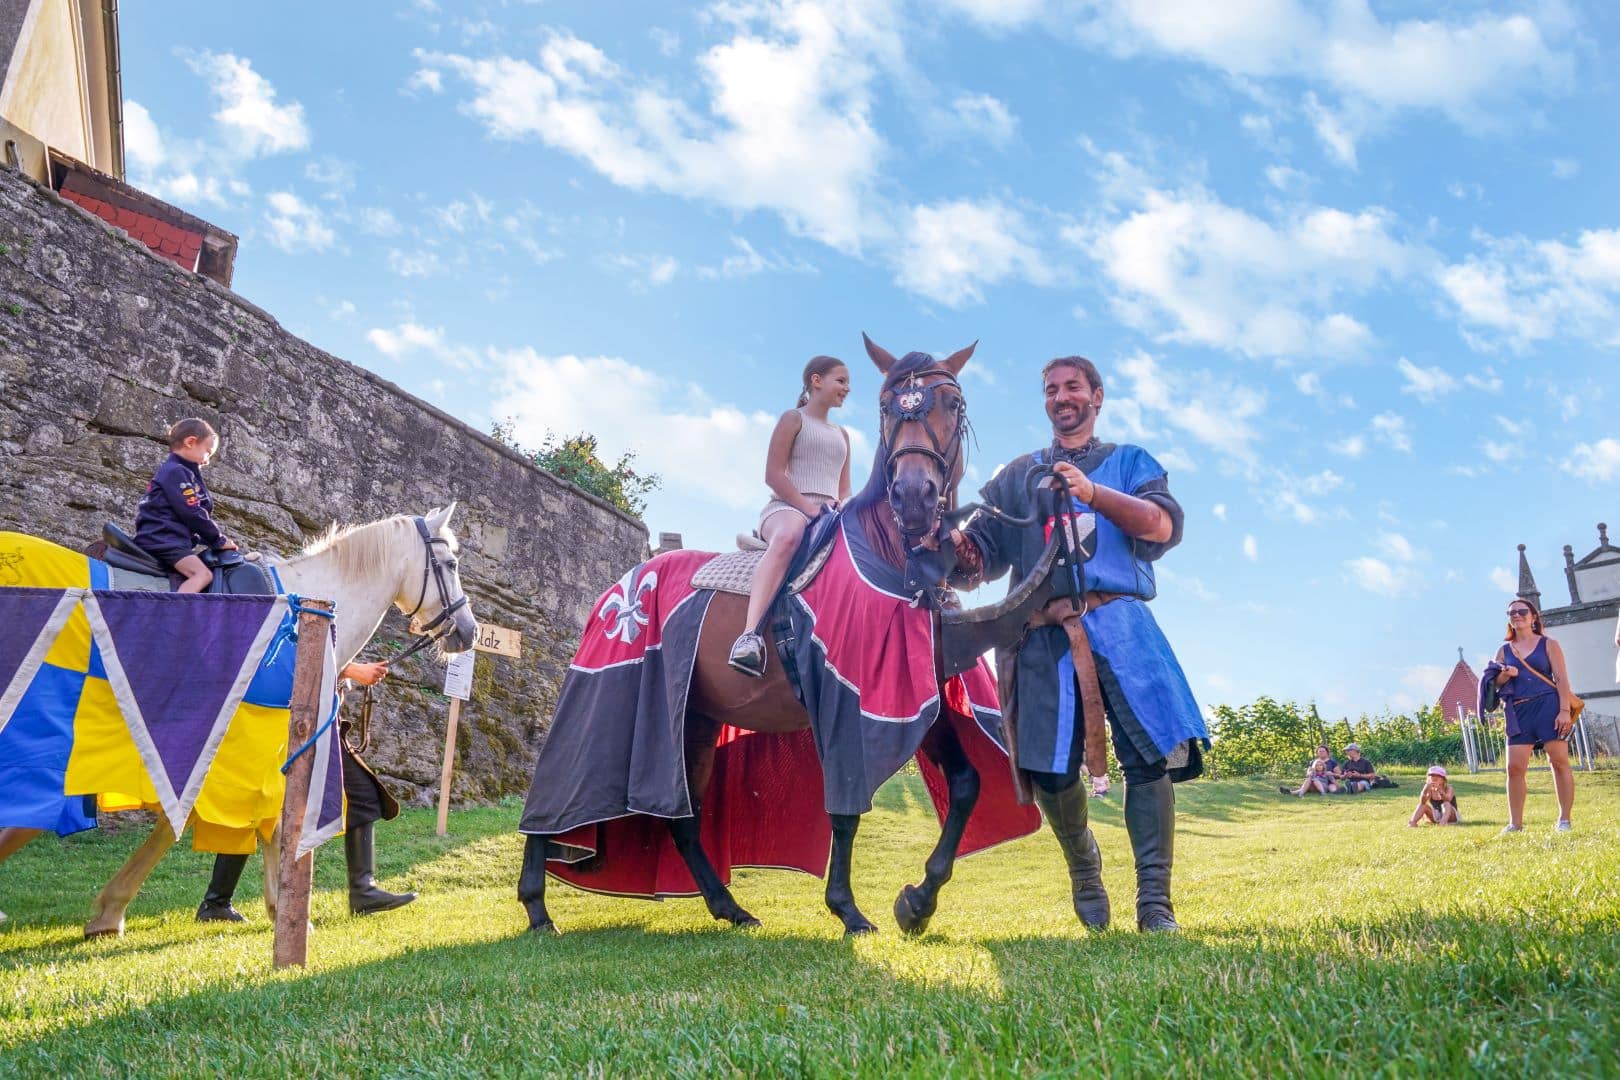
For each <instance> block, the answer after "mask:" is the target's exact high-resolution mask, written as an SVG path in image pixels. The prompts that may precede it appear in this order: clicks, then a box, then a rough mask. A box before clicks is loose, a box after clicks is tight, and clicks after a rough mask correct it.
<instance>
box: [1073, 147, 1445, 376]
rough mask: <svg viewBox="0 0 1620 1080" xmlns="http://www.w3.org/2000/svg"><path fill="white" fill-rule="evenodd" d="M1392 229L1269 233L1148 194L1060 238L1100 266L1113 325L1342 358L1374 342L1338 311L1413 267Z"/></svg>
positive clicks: (1378, 216) (1200, 199)
mask: <svg viewBox="0 0 1620 1080" xmlns="http://www.w3.org/2000/svg"><path fill="white" fill-rule="evenodd" d="M1105 166H1106V162H1105ZM1393 224H1394V223H1393V219H1392V217H1391V216H1390V214H1389V213H1388V212H1387V211H1385V210H1383V209H1381V208H1378V207H1372V208H1368V209H1364V210H1361V211H1359V212H1356V213H1349V212H1346V211H1343V210H1337V209H1333V208H1329V207H1300V208H1296V209H1294V210H1291V211H1285V212H1282V213H1281V214H1280V215H1279V217H1278V219H1277V220H1275V221H1268V220H1263V219H1261V218H1258V217H1256V216H1254V215H1253V214H1250V213H1249V212H1248V211H1245V210H1241V209H1238V208H1236V207H1232V206H1229V205H1227V204H1225V203H1223V202H1221V201H1220V200H1218V199H1217V198H1215V197H1214V196H1212V195H1211V194H1209V193H1208V192H1205V191H1203V190H1202V189H1198V188H1193V189H1188V190H1183V191H1177V192H1169V191H1162V190H1154V189H1149V190H1147V191H1145V192H1143V193H1141V195H1140V199H1139V202H1138V205H1137V206H1136V208H1135V209H1134V210H1132V211H1130V212H1128V213H1127V214H1126V215H1125V216H1123V217H1120V218H1115V219H1112V220H1110V219H1107V218H1103V219H1098V220H1094V221H1092V222H1090V223H1088V224H1085V225H1077V226H1070V227H1068V228H1066V229H1064V230H1063V236H1064V238H1065V239H1067V240H1069V241H1070V242H1071V243H1074V244H1076V245H1077V246H1079V247H1081V248H1082V249H1084V250H1085V251H1086V252H1087V254H1089V255H1090V256H1091V257H1092V258H1094V259H1095V260H1096V261H1097V262H1098V263H1099V264H1100V265H1101V267H1102V269H1103V272H1104V274H1105V275H1106V277H1107V279H1108V281H1109V283H1110V284H1111V285H1112V286H1113V289H1114V292H1115V297H1114V302H1115V307H1116V309H1117V310H1118V312H1119V314H1120V316H1121V317H1122V318H1123V319H1125V321H1126V322H1128V323H1130V324H1131V325H1132V326H1135V327H1137V328H1138V329H1141V330H1144V331H1147V332H1149V333H1154V334H1156V335H1157V337H1158V338H1159V340H1162V341H1174V342H1179V343H1186V344H1197V345H1212V346H1215V347H1218V348H1224V349H1232V350H1235V351H1238V352H1242V353H1245V354H1248V355H1251V356H1267V357H1289V358H1297V357H1301V356H1322V357H1342V356H1345V355H1347V354H1350V355H1353V354H1357V353H1360V352H1362V351H1364V350H1365V348H1366V347H1367V345H1368V344H1369V343H1370V342H1371V340H1372V333H1371V331H1369V330H1368V329H1367V327H1366V326H1364V325H1363V324H1362V323H1361V322H1360V321H1359V320H1357V319H1356V318H1354V317H1353V316H1351V315H1349V314H1347V313H1346V312H1344V311H1343V310H1341V309H1340V306H1339V305H1340V304H1341V303H1342V302H1343V301H1344V300H1345V299H1346V298H1348V297H1350V296H1354V295H1360V294H1363V293H1366V292H1368V291H1370V290H1372V289H1374V288H1376V287H1379V286H1380V285H1382V284H1385V283H1387V282H1390V281H1393V280H1396V279H1399V278H1401V277H1403V276H1405V275H1406V274H1407V272H1408V271H1409V269H1410V268H1411V266H1412V264H1413V262H1414V260H1415V255H1416V253H1415V252H1414V251H1412V250H1411V249H1410V248H1409V247H1408V246H1407V245H1406V244H1405V243H1404V242H1403V241H1401V240H1400V239H1398V238H1397V237H1396V236H1394V235H1393Z"/></svg>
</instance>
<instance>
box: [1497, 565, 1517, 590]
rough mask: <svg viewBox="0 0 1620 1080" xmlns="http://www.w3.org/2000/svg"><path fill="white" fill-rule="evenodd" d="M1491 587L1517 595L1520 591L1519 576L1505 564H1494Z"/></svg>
mask: <svg viewBox="0 0 1620 1080" xmlns="http://www.w3.org/2000/svg"><path fill="white" fill-rule="evenodd" d="M1490 579H1491V587H1492V588H1494V589H1496V590H1497V591H1498V592H1505V593H1509V594H1511V595H1517V594H1518V591H1519V576H1518V575H1517V574H1515V573H1514V572H1513V571H1511V570H1509V569H1508V568H1507V567H1505V566H1493V567H1491V573H1490Z"/></svg>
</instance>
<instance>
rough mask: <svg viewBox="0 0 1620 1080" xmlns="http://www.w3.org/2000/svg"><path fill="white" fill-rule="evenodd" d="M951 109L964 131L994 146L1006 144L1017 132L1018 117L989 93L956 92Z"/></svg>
mask: <svg viewBox="0 0 1620 1080" xmlns="http://www.w3.org/2000/svg"><path fill="white" fill-rule="evenodd" d="M951 110H952V111H953V112H954V113H955V114H956V122H957V124H958V125H959V126H960V127H961V128H962V130H963V131H965V132H967V133H968V134H970V135H974V136H977V137H978V138H981V139H983V140H984V141H985V142H988V143H990V144H991V145H993V146H1005V145H1007V144H1008V143H1010V142H1012V140H1013V139H1014V138H1015V137H1016V136H1017V134H1018V118H1017V117H1016V116H1014V115H1013V114H1012V112H1011V111H1010V110H1009V109H1008V108H1007V105H1006V103H1005V102H1003V101H1001V100H1000V99H999V98H994V97H991V96H990V95H989V94H958V95H957V97H956V100H955V101H953V102H951Z"/></svg>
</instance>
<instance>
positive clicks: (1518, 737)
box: [1485, 637, 1563, 750]
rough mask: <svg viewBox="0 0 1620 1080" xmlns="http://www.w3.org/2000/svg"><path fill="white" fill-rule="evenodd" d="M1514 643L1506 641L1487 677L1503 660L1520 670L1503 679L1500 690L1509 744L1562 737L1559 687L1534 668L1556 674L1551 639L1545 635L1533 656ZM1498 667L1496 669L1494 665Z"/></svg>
mask: <svg viewBox="0 0 1620 1080" xmlns="http://www.w3.org/2000/svg"><path fill="white" fill-rule="evenodd" d="M1512 649H1513V647H1512V646H1511V645H1504V646H1503V647H1502V651H1501V652H1500V653H1499V654H1498V655H1497V659H1496V660H1495V661H1492V662H1491V663H1490V664H1488V665H1487V666H1486V671H1485V677H1486V678H1487V679H1494V678H1496V673H1497V672H1500V671H1501V670H1502V666H1503V665H1502V661H1504V660H1505V661H1506V662H1507V665H1508V666H1510V667H1516V668H1518V669H1519V673H1518V674H1517V675H1515V676H1514V677H1513V678H1512V679H1509V680H1508V681H1507V682H1505V683H1503V684H1502V686H1501V687H1500V688H1499V689H1498V690H1497V695H1498V696H1499V697H1500V698H1501V700H1502V708H1503V711H1505V712H1506V714H1507V740H1508V745H1509V746H1534V747H1536V748H1537V749H1538V750H1539V749H1540V748H1541V744H1542V743H1548V742H1558V741H1561V740H1562V738H1563V736H1561V735H1559V734H1558V688H1557V687H1555V686H1552V685H1550V684H1548V683H1547V682H1546V681H1545V680H1543V679H1539V678H1537V677H1536V675H1535V674H1534V672H1532V671H1530V670H1529V669H1530V668H1534V669H1535V670H1536V671H1539V672H1541V673H1542V674H1543V675H1545V676H1547V678H1548V679H1550V678H1552V677H1553V672H1552V660H1551V659H1550V658H1549V657H1548V656H1547V639H1546V638H1545V637H1543V638H1542V639H1541V640H1540V641H1538V642H1536V647H1535V648H1534V649H1532V650H1530V655H1529V656H1522V657H1521V656H1518V655H1517V654H1516V653H1514V652H1513V651H1512ZM1492 668H1495V669H1496V670H1495V671H1494V672H1493V671H1492V670H1491V669H1492Z"/></svg>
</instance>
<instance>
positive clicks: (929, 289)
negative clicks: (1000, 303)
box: [895, 199, 1052, 307]
mask: <svg viewBox="0 0 1620 1080" xmlns="http://www.w3.org/2000/svg"><path fill="white" fill-rule="evenodd" d="M898 265H899V272H898V274H897V275H896V277H895V281H896V283H897V284H899V285H900V286H901V287H902V288H904V289H907V290H909V291H911V292H914V293H917V294H918V295H920V296H925V297H927V298H928V299H930V300H935V301H937V302H939V303H941V304H945V305H946V306H948V307H961V306H962V305H964V304H967V303H975V304H977V303H983V301H984V291H983V288H984V286H986V285H994V284H996V283H997V282H1000V281H1003V280H1005V279H1007V278H1010V277H1017V278H1022V279H1023V280H1026V281H1030V282H1034V283H1035V284H1047V283H1049V282H1050V281H1051V280H1052V272H1051V270H1050V268H1049V266H1048V264H1047V261H1046V260H1045V259H1044V258H1043V257H1042V256H1041V254H1040V252H1039V251H1038V250H1037V249H1036V248H1035V246H1034V242H1033V237H1032V235H1031V230H1030V228H1029V226H1028V224H1027V223H1026V222H1025V221H1024V218H1023V215H1022V214H1020V213H1018V211H1016V210H1013V209H1012V208H1010V207H1007V206H1004V205H1002V204H1001V203H999V202H996V201H994V200H988V201H983V202H973V201H970V200H967V199H959V200H956V201H954V202H945V203H937V204H935V205H932V206H917V207H914V208H913V209H912V211H911V219H910V222H909V223H908V225H907V227H906V235H905V239H904V241H903V243H902V249H901V252H900V256H899V259H898Z"/></svg>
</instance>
